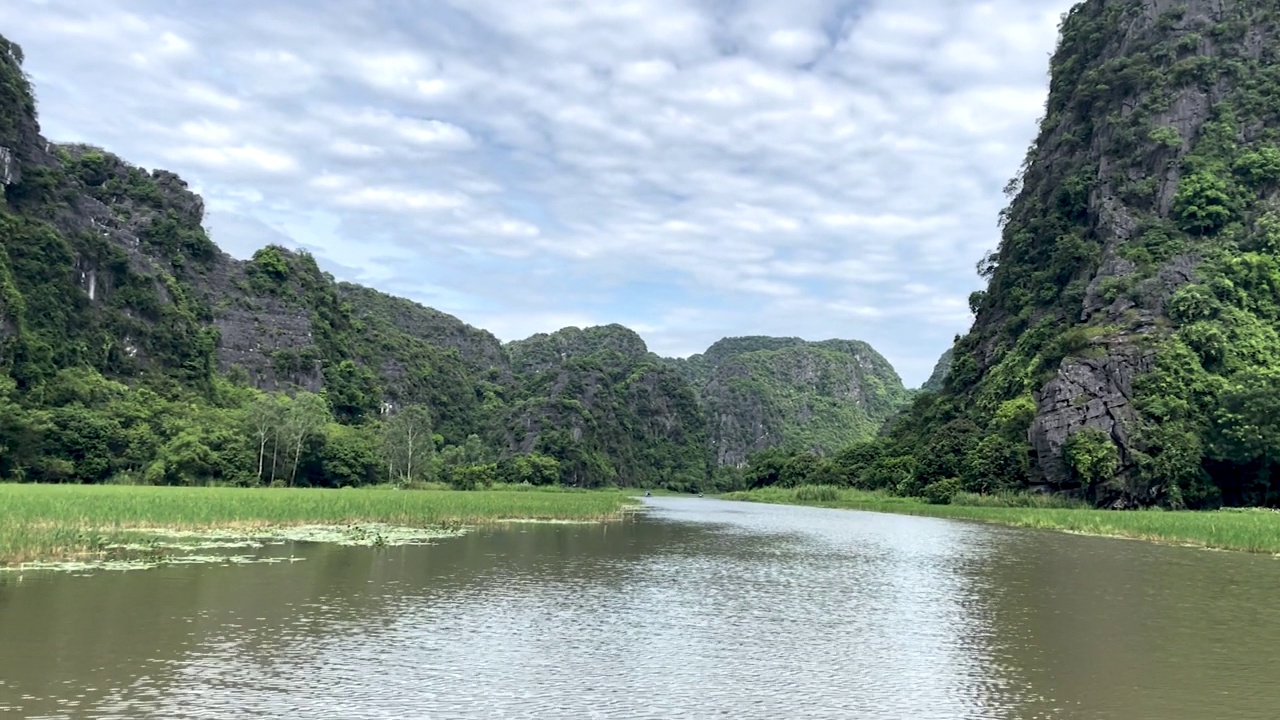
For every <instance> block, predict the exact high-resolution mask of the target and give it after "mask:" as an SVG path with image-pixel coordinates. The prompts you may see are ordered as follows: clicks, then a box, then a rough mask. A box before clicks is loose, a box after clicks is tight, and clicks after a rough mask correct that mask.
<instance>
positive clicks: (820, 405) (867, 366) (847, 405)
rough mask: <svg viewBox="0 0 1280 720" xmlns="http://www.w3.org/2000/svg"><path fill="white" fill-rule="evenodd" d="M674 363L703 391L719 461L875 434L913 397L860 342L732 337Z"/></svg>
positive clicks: (830, 446) (823, 449)
mask: <svg viewBox="0 0 1280 720" xmlns="http://www.w3.org/2000/svg"><path fill="white" fill-rule="evenodd" d="M674 363H675V367H676V368H677V369H678V370H679V372H680V373H681V374H682V375H683V376H684V377H685V378H687V379H688V380H689V381H690V382H691V383H693V384H694V387H695V388H697V390H698V393H699V397H700V398H701V400H702V404H703V408H704V411H705V413H706V415H707V421H708V423H709V429H708V433H709V437H708V440H709V442H710V443H711V446H712V450H713V453H714V456H715V459H716V461H717V463H718V464H720V465H727V466H734V467H737V466H741V465H743V464H744V463H745V462H746V461H747V458H748V457H749V456H750V455H751V454H753V453H755V452H759V451H761V450H765V449H768V448H774V447H782V448H786V449H789V450H794V451H804V452H817V453H819V454H822V453H827V452H833V451H835V450H837V449H839V448H841V447H843V446H844V445H847V444H848V443H849V442H850V441H852V440H860V439H867V438H870V437H873V436H874V435H875V434H876V433H877V431H878V430H879V429H880V426H881V425H882V424H883V423H884V421H885V419H887V418H888V417H889V416H890V415H892V414H893V413H894V412H896V411H897V410H899V409H900V408H901V407H902V406H903V405H904V404H905V403H906V402H907V391H906V389H905V388H904V387H903V385H902V380H901V379H900V378H899V377H898V374H897V373H896V372H895V371H894V369H893V367H892V366H891V365H890V364H889V362H888V361H887V360H885V359H884V358H883V357H882V356H881V355H880V354H879V353H877V352H876V351H875V350H874V349H872V348H871V346H870V345H867V344H866V343H863V342H858V341H852V340H827V341H823V342H806V341H804V340H801V339H799V338H772V337H738V338H726V339H724V340H721V341H719V342H717V343H715V344H714V345H712V346H711V347H710V348H708V350H707V351H706V352H705V353H702V354H700V355H694V356H692V357H690V358H688V359H685V360H677V361H674Z"/></svg>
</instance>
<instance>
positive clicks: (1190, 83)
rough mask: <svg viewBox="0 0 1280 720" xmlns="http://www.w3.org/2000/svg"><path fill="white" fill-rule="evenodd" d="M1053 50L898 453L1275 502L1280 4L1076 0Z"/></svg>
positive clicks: (1043, 482)
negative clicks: (962, 309)
mask: <svg viewBox="0 0 1280 720" xmlns="http://www.w3.org/2000/svg"><path fill="white" fill-rule="evenodd" d="M1051 70H1052V80H1051V85H1050V94H1049V99H1048V103H1047V108H1046V114H1045V117H1044V120H1043V121H1042V123H1041V125H1040V132H1039V135H1038V137H1037V138H1036V140H1035V143H1034V145H1033V147H1032V148H1031V150H1030V152H1029V154H1028V156H1027V159H1026V163H1025V164H1024V168H1023V172H1022V173H1021V175H1020V176H1019V178H1017V180H1016V181H1015V182H1014V183H1012V184H1011V187H1010V191H1011V193H1012V202H1011V204H1010V205H1009V207H1008V209H1007V210H1006V211H1005V212H1004V213H1003V214H1002V218H1001V220H1002V224H1003V236H1002V242H1001V244H1000V248H999V251H998V252H997V253H995V254H994V255H992V256H991V257H989V258H988V259H987V260H986V261H985V272H984V274H985V275H986V277H987V278H988V281H989V284H988V287H987V290H986V291H985V292H981V293H975V295H974V297H973V298H971V304H972V305H973V307H974V308H975V311H976V318H977V319H976V321H975V324H974V326H973V329H972V331H971V332H970V333H969V334H968V335H966V336H965V337H964V338H962V339H961V340H960V341H959V342H958V343H957V344H956V346H955V348H954V362H953V365H952V368H951V371H950V374H949V376H948V377H947V379H946V383H945V388H944V392H943V393H942V395H941V396H926V397H922V398H921V399H920V400H919V401H918V402H917V405H916V407H915V408H914V409H913V411H912V412H911V413H910V414H908V416H907V417H905V418H904V419H903V420H902V421H900V422H899V423H897V424H896V426H895V428H894V432H893V436H894V437H895V438H896V439H897V441H898V443H899V444H898V445H897V447H896V448H895V449H894V450H892V451H891V454H895V455H896V456H897V457H898V459H899V460H901V461H902V463H905V464H902V463H900V465H901V467H914V468H915V470H914V478H915V479H914V481H912V483H914V485H915V486H919V484H920V483H924V482H929V481H932V480H935V479H938V478H940V477H948V476H960V477H962V478H963V477H968V478H970V479H971V481H972V482H973V483H974V484H975V485H977V486H981V487H989V486H992V485H996V486H1014V487H1018V486H1022V487H1026V486H1042V487H1045V488H1048V489H1052V490H1065V491H1071V492H1077V493H1081V494H1083V495H1085V496H1087V497H1089V498H1092V499H1094V500H1095V501H1096V502H1098V503H1099V504H1108V505H1119V506H1124V505H1134V504H1138V505H1143V504H1151V503H1162V504H1167V505H1172V506H1181V505H1191V506H1197V507H1198V506H1213V505H1216V504H1218V503H1224V502H1225V503H1228V504H1255V503H1267V504H1274V503H1276V502H1277V501H1278V500H1280V486H1278V485H1277V480H1276V479H1275V478H1280V474H1277V473H1275V472H1274V470H1275V469H1276V467H1275V466H1276V460H1277V458H1280V436H1278V435H1277V433H1276V432H1275V430H1274V428H1275V427H1276V423H1275V421H1274V417H1275V415H1274V414H1273V413H1274V411H1275V410H1277V409H1280V376H1277V370H1276V368H1277V367H1280V336H1278V334H1277V330H1278V327H1280V326H1278V325H1277V321H1278V320H1280V258H1278V257H1277V253H1278V252H1280V105H1277V104H1276V102H1275V98H1276V97H1280V3H1277V2H1274V1H1263V0H1250V1H1246V0H1238V1H1235V2H1225V1H1219V0H1186V1H1184V2H1177V3H1175V2H1169V1H1167V0H1086V1H1085V2H1082V3H1080V4H1078V5H1076V6H1075V7H1074V8H1073V9H1072V10H1071V11H1070V13H1069V14H1068V15H1067V16H1066V17H1065V18H1064V21H1063V24H1062V29H1061V40H1060V43H1059V46H1058V49H1057V51H1056V52H1055V54H1054V55H1053V58H1052V61H1051ZM913 447H914V448H924V449H925V450H924V452H914V451H912V450H911V448H913ZM992 458H1004V460H1001V461H999V462H994V461H993V460H992ZM1028 460H1029V464H1028V462H1027V461H1028ZM886 462H887V461H886ZM993 465H996V466H999V467H994V468H993ZM983 468H985V469H983ZM904 472H905V471H904ZM908 474H910V473H908ZM905 477H906V476H905V475H904V476H903V478H904V481H905ZM912 483H908V486H910V485H911V484H912Z"/></svg>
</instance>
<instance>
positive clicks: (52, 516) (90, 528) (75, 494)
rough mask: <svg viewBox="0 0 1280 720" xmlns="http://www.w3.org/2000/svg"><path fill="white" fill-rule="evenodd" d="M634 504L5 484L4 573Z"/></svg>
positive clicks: (579, 515)
mask: <svg viewBox="0 0 1280 720" xmlns="http://www.w3.org/2000/svg"><path fill="white" fill-rule="evenodd" d="M633 503H634V501H633V500H632V499H631V498H630V496H628V495H627V494H624V493H622V492H620V491H592V492H585V491H579V492H566V491H538V490H529V489H527V488H521V489H514V488H503V489H495V490H479V491H468V492H461V491H453V490H392V489H361V490H312V489H283V488H278V489H266V488H262V489H250V488H185V487H184V488H171V487H136V486H85V485H12V484H0V564H17V563H23V562H31V561H37V560H58V559H66V558H76V557H84V556H87V555H93V554H96V553H97V551H98V550H100V549H101V548H102V547H103V546H104V545H108V544H111V543H114V542H120V541H122V540H126V539H134V538H136V536H137V532H136V531H137V530H138V529H140V528H163V529H168V530H215V529H226V530H239V529H246V530H247V529H258V528H270V527H288V526H296V525H349V524H356V523H386V524H390V525H399V526H405V527H414V528H425V527H438V526H446V527H447V526H457V525H469V524H480V523H492V522H502V521H507V520H544V521H545V520H559V521H604V520H608V519H612V518H617V517H620V516H621V515H622V513H623V512H624V510H625V509H626V508H627V507H628V506H630V505H632V504H633ZM131 530H132V531H134V532H130V531H131Z"/></svg>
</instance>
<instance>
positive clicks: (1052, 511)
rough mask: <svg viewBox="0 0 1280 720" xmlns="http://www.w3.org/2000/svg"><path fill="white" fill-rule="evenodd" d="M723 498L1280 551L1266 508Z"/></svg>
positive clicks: (1273, 516) (831, 493)
mask: <svg viewBox="0 0 1280 720" xmlns="http://www.w3.org/2000/svg"><path fill="white" fill-rule="evenodd" d="M723 498H724V499H726V500H747V501H752V502H765V503H778V504H790V505H812V506H817V507H831V508H845V509H850V510H869V511H873V512H890V513H899V514H905V515H928V516H931V517H943V518H955V519H960V520H978V521H982V522H991V523H999V524H1001V525H1011V526H1014V527H1024V528H1037V529H1042V530H1059V531H1063V532H1072V533H1081V534H1085V535H1101V536H1106V537H1121V538H1132V539H1136V540H1149V541H1153V542H1162V543H1170V544H1175V545H1191V546H1195V547H1206V548H1215V549H1220V550H1243V551H1245V552H1255V553H1280V512H1275V511H1272V510H1266V509H1261V508H1253V509H1248V510H1219V511H1216V512H1166V511H1160V510H1141V511H1119V510H1094V509H1090V508H1086V507H1083V506H1080V505H1078V504H1074V503H1069V502H1064V501H1061V500H1057V499H1055V498H1050V497H1040V496H1025V495H1023V496H1020V495H1005V496H995V497H984V496H976V495H963V494H962V495H960V496H958V497H957V498H956V500H955V501H954V503H953V504H951V505H930V504H928V503H926V502H924V501H923V500H920V499H918V498H904V497H897V496H893V495H888V494H883V493H871V492H864V491H859V490H850V489H846V488H830V487H802V488H794V489H792V488H765V489H761V490H752V491H749V492H741V493H730V494H728V495H725V496H723Z"/></svg>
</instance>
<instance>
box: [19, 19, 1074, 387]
mask: <svg viewBox="0 0 1280 720" xmlns="http://www.w3.org/2000/svg"><path fill="white" fill-rule="evenodd" d="M228 3H229V5H228V6H226V7H224V6H223V5H221V4H220V5H219V6H218V7H217V8H214V6H213V5H207V6H206V5H204V4H195V5H190V4H189V5H184V6H182V8H181V9H179V8H178V7H177V6H174V5H172V4H170V3H167V2H164V1H163V0H128V1H127V2H126V0H100V1H99V2H95V3H91V4H90V5H88V6H86V5H85V4H84V3H80V2H77V1H76V0H44V1H42V2H34V1H33V0H12V2H8V3H4V4H0V24H2V25H3V27H5V28H6V29H5V32H6V33H7V34H8V35H9V36H10V37H11V39H13V40H16V41H17V42H19V43H20V44H22V45H23V46H24V47H25V49H26V55H27V58H28V63H27V64H28V70H29V71H30V72H31V73H32V75H33V77H34V78H35V79H36V81H37V84H38V87H37V91H38V94H39V97H40V101H41V121H42V125H43V127H44V128H45V130H46V133H47V134H49V135H50V136H51V137H53V138H54V139H77V140H85V141H89V142H93V143H95V144H99V145H103V146H105V147H108V148H109V149H112V150H114V151H117V152H118V153H120V154H121V155H122V156H124V157H126V158H127V159H129V160H131V161H134V162H137V163H139V164H143V165H146V166H148V167H154V166H166V167H169V168H170V169H173V170H176V171H178V172H180V173H182V174H183V175H184V176H185V177H186V178H187V179H188V180H189V181H190V182H191V183H192V184H193V185H194V186H199V187H200V188H202V189H204V190H205V192H206V193H207V194H208V196H209V207H210V209H211V213H212V217H211V222H210V224H211V227H212V229H213V233H214V237H215V239H216V240H218V242H220V243H221V244H223V245H224V246H226V247H227V248H228V249H231V250H232V251H233V252H237V253H241V254H244V253H247V252H251V251H252V247H253V246H254V244H255V243H261V242H266V241H270V242H277V241H280V238H282V237H286V236H288V237H291V238H292V241H293V242H294V243H296V244H305V245H307V246H308V247H311V248H313V250H314V252H315V253H316V254H317V256H318V257H319V259H320V260H321V262H322V263H330V265H331V267H332V268H334V271H335V274H337V275H339V276H340V277H346V278H349V279H352V280H355V281H363V282H371V283H375V284H376V285H377V286H378V287H380V288H382V289H385V290H388V291H391V292H402V293H406V294H410V295H413V296H414V298H415V299H417V300H419V301H422V302H427V303H429V304H435V305H437V306H439V307H440V308H441V309H443V310H446V311H450V312H455V313H458V314H460V315H461V316H462V317H463V319H465V320H467V321H468V322H472V323H474V324H478V325H482V326H487V327H489V328H490V329H493V330H494V331H495V332H496V333H497V334H498V335H499V336H500V337H503V338H506V339H512V338H516V337H520V336H524V335H528V334H530V333H532V332H535V331H550V330H554V329H556V328H557V327H559V326H561V325H569V324H574V325H584V324H591V323H596V322H610V321H625V322H629V323H632V324H633V325H635V326H636V327H641V328H643V329H644V330H645V338H646V340H647V341H648V342H649V344H650V346H651V347H653V348H654V349H655V350H656V351H659V352H668V353H677V354H688V353H690V352H696V351H700V350H701V349H703V348H705V347H706V346H707V345H709V344H710V343H711V342H713V341H714V340H716V339H718V338H719V337H721V336H723V335H742V334H778V335H800V336H803V337H809V338H813V339H821V338H827V337H857V338H861V339H864V340H867V341H869V342H871V343H872V344H873V345H875V346H876V347H878V348H880V349H881V350H882V351H884V352H885V353H886V355H888V356H889V358H890V359H891V360H892V361H893V362H894V363H895V365H897V366H898V367H899V368H900V369H902V370H903V372H904V375H907V380H908V381H911V382H916V383H918V382H920V381H921V380H923V379H924V375H927V373H928V370H929V368H931V367H932V364H933V361H934V360H935V359H936V357H937V355H938V354H940V353H941V352H942V350H943V349H945V348H946V347H947V346H948V345H949V343H950V341H951V337H952V335H953V334H955V333H956V332H962V331H963V330H964V329H965V328H966V326H967V323H968V322H969V319H968V307H967V301H966V298H967V295H968V293H969V292H970V291H972V290H973V289H976V288H977V287H978V286H979V279H978V278H977V277H976V275H975V273H974V270H973V267H974V263H975V261H976V260H977V258H978V257H979V256H980V255H981V253H982V252H983V251H984V250H985V249H988V248H991V247H993V246H994V245H995V242H996V239H997V228H996V224H995V222H996V214H997V212H998V210H999V208H1000V207H1001V206H1002V205H1003V203H1004V202H1005V200H1004V198H1003V196H1002V195H1001V192H1000V190H1001V188H1002V187H1003V185H1004V182H1005V180H1006V179H1007V178H1008V177H1010V176H1012V175H1013V174H1014V173H1015V172H1016V171H1017V169H1018V164H1019V163H1020V162H1021V159H1022V156H1023V153H1024V151H1025V148H1026V144H1027V142H1028V141H1029V140H1030V138H1031V137H1032V135H1033V133H1034V129H1035V128H1034V121H1035V119H1036V117H1037V116H1038V115H1039V114H1040V113H1041V112H1042V109H1043V100H1044V93H1045V86H1046V70H1047V53H1048V52H1049V51H1051V49H1052V43H1053V42H1054V38H1055V36H1056V29H1055V28H1056V22H1057V18H1058V16H1059V14H1060V13H1062V12H1063V11H1065V10H1066V9H1067V8H1068V7H1069V5H1070V4H1071V0H984V1H983V2H959V3H957V2H944V0H893V1H892V2H891V1H890V0H857V1H856V2H855V1H854V0H848V1H842V0H741V2H735V3H732V4H725V3H706V2H702V1H701V0H623V1H621V2H608V3H606V2H595V1H594V0H541V1H540V2H537V3H526V4H522V5H519V6H518V7H517V6H516V5H513V4H511V3H510V2H506V1H505V0H444V2H440V3H434V4H429V5H427V6H421V7H418V6H415V7H414V9H413V12H407V11H406V10H405V9H404V8H397V7H396V6H394V5H392V6H388V9H385V10H382V11H379V12H376V13H353V12H352V10H351V7H350V4H349V3H343V2H338V0H316V1H315V2H306V3H303V2H301V1H300V0H284V1H282V2H280V3H274V4H272V7H271V9H270V11H269V12H268V11H266V10H264V9H262V8H261V7H260V6H258V5H256V4H252V3H248V2H247V0H228ZM228 8H230V9H228ZM135 54H136V55H137V57H136V58H135V57H134V55H135Z"/></svg>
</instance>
